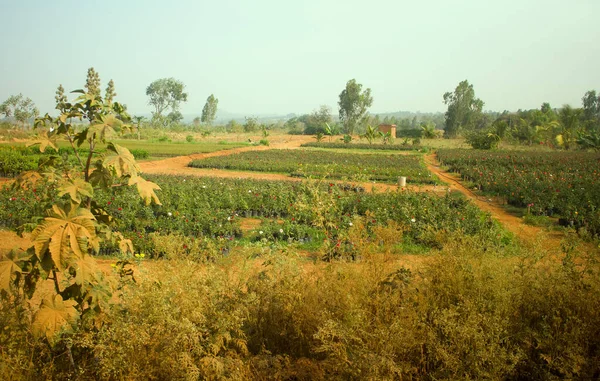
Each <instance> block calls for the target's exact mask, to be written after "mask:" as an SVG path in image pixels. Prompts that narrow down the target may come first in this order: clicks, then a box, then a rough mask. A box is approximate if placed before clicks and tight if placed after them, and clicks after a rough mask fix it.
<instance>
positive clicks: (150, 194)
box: [129, 176, 162, 205]
mask: <svg viewBox="0 0 600 381" xmlns="http://www.w3.org/2000/svg"><path fill="white" fill-rule="evenodd" d="M134 184H135V185H136V186H137V190H138V193H139V194H140V197H141V198H142V200H144V203H145V204H146V205H150V203H151V202H154V203H155V204H157V205H162V204H161V203H160V200H159V199H158V196H157V195H156V193H154V190H160V187H159V186H158V185H157V184H155V183H153V182H152V181H148V180H145V179H143V178H141V177H140V176H134V177H131V178H130V179H129V185H134Z"/></svg>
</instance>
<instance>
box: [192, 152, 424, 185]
mask: <svg viewBox="0 0 600 381" xmlns="http://www.w3.org/2000/svg"><path fill="white" fill-rule="evenodd" d="M190 166H191V167H195V168H218V169H234V170H243V171H262V172H277V173H288V174H290V175H292V176H298V177H309V176H312V177H324V176H327V177H329V178H335V179H339V178H348V179H360V178H362V179H367V180H371V181H384V182H396V181H397V180H398V177H399V176H406V177H407V181H408V182H409V183H415V184H433V183H435V180H434V178H433V177H432V176H431V174H430V173H429V172H428V171H427V169H426V168H425V166H424V164H423V162H422V160H421V158H420V157H419V156H416V155H415V156H412V155H411V156H407V155H395V154H389V155H388V154H347V153H337V152H327V151H319V150H314V151H313V150H268V151H260V152H242V153H239V154H235V155H230V156H221V157H212V158H208V159H202V160H194V161H192V162H191V163H190Z"/></svg>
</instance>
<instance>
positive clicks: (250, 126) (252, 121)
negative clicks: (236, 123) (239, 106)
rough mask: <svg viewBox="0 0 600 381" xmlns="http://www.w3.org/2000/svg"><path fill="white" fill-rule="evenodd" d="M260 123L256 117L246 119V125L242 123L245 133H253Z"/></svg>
mask: <svg viewBox="0 0 600 381" xmlns="http://www.w3.org/2000/svg"><path fill="white" fill-rule="evenodd" d="M259 127H260V123H258V118H256V117H246V123H244V131H245V132H255V131H257V130H258V129H259Z"/></svg>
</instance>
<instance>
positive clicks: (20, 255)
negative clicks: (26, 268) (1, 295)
mask: <svg viewBox="0 0 600 381" xmlns="http://www.w3.org/2000/svg"><path fill="white" fill-rule="evenodd" d="M30 258H31V255H30V254H28V253H27V252H25V251H23V250H16V249H15V250H11V251H9V252H8V253H7V254H4V255H2V257H0V290H2V291H9V290H10V288H11V283H12V282H13V281H14V280H16V279H17V277H18V276H19V274H22V273H23V267H22V266H23V265H24V264H25V262H27V261H28V260H29V259H30Z"/></svg>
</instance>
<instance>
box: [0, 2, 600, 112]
mask: <svg viewBox="0 0 600 381" xmlns="http://www.w3.org/2000/svg"><path fill="white" fill-rule="evenodd" d="M0 15H1V16H0V17H1V19H2V22H1V23H0V33H2V35H4V36H10V37H7V38H6V39H5V41H4V49H3V59H2V61H1V62H0V100H4V99H6V98H7V97H8V96H10V95H12V94H18V93H23V94H24V95H25V96H27V97H30V98H32V100H33V101H34V102H35V103H36V105H37V106H38V107H39V109H40V111H41V112H42V113H45V112H51V111H52V110H53V108H54V91H55V89H56V87H57V86H58V85H59V84H61V83H62V84H63V86H64V87H65V89H67V90H72V89H76V88H81V87H83V84H84V82H85V75H86V70H87V69H88V68H89V67H92V66H93V67H95V68H96V70H97V71H98V72H99V73H100V76H101V78H102V87H103V88H104V87H105V86H106V83H107V82H108V80H109V79H111V78H112V79H114V81H115V84H116V89H117V93H118V99H119V100H120V101H122V102H124V103H126V104H127V105H128V107H129V110H130V112H131V113H132V114H135V113H140V114H142V113H149V112H150V111H151V107H150V106H148V105H147V97H146V95H145V89H146V87H147V86H148V85H149V84H150V83H151V82H152V81H154V80H156V79H158V78H163V77H175V78H176V79H178V80H181V81H182V82H183V83H184V84H185V85H186V91H187V92H188V93H189V95H190V96H189V101H188V102H187V103H185V104H183V105H182V107H181V112H182V113H183V114H199V113H200V112H201V110H202V107H203V105H204V102H205V100H206V97H207V96H208V95H209V94H211V93H214V94H215V96H217V97H218V98H219V102H220V103H219V108H220V109H221V110H226V111H227V112H230V113H232V114H236V115H261V114H280V115H285V114H288V113H305V112H310V111H311V110H313V109H316V108H317V107H318V106H319V105H321V104H326V105H329V106H331V107H332V108H333V110H334V113H336V111H337V104H336V102H337V100H338V95H339V93H340V92H341V91H342V89H343V88H344V86H345V84H346V82H347V81H348V80H349V79H351V78H356V79H357V81H358V82H360V83H362V84H363V85H364V86H365V87H370V88H371V89H372V92H373V98H374V103H373V107H372V108H371V110H370V111H371V112H372V113H381V112H392V111H397V110H413V111H417V110H420V111H428V112H435V111H444V110H445V106H444V104H443V102H442V94H443V93H444V92H446V91H452V90H453V89H454V88H455V86H456V84H457V83H458V82H460V81H461V80H464V79H468V80H469V82H470V83H472V84H473V85H474V87H475V89H476V91H477V96H478V97H479V98H481V99H482V100H484V101H485V103H486V104H485V107H484V108H485V109H486V110H497V111H502V110H505V109H507V110H516V109H518V108H537V107H539V106H540V104H541V103H542V102H550V104H551V105H552V106H554V107H560V106H561V105H563V104H565V103H569V104H572V105H574V106H579V105H580V104H581V96H582V94H584V93H585V92H586V91H587V90H589V89H594V88H599V87H600V71H599V70H598V69H597V67H598V62H600V45H599V44H598V41H600V30H599V29H598V27H597V25H598V15H600V2H599V1H597V0H575V1H571V2H565V1H559V0H528V1H522V0H503V1H486V2H482V1H470V0H469V1H459V2H449V1H446V0H430V1H423V2H419V3H418V4H417V3H416V2H406V1H404V2H399V1H392V0H390V1H384V0H374V1H371V2H364V1H354V0H348V1H344V2H343V3H340V2H339V1H333V0H306V1H301V2H282V1H276V0H267V1H252V2H250V1H240V0H228V1H227V0H226V1H219V2H202V3H201V2H196V1H191V0H190V1H174V2H166V1H165V2H162V3H155V2H148V1H139V0H136V1H127V2H120V1H114V0H107V1H103V2H81V1H71V0H67V1H60V2H57V1H41V0H38V1H34V0H29V1H28V0H24V1H19V2H16V1H12V2H11V1H6V0H5V1H3V2H0Z"/></svg>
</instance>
